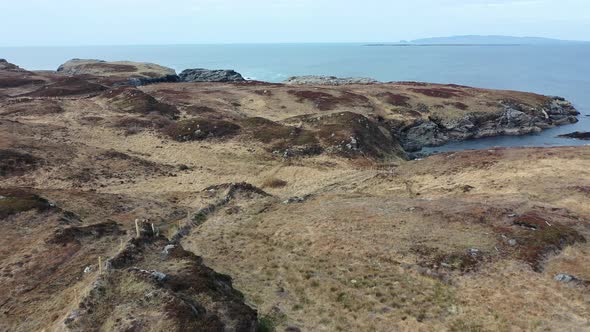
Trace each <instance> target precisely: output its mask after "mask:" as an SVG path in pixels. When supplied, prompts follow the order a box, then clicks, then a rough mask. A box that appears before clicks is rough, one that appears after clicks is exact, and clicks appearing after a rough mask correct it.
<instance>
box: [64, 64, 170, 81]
mask: <svg viewBox="0 0 590 332" xmlns="http://www.w3.org/2000/svg"><path fill="white" fill-rule="evenodd" d="M57 71H58V72H59V73H62V74H66V75H70V76H78V75H94V76H99V77H121V78H126V79H133V78H137V79H161V78H164V77H169V76H175V75H176V71H175V70H174V69H171V68H167V67H164V66H160V65H156V64H153V63H143V62H131V61H113V62H107V61H103V60H88V59H72V60H70V61H68V62H66V63H64V64H62V65H61V66H59V68H57Z"/></svg>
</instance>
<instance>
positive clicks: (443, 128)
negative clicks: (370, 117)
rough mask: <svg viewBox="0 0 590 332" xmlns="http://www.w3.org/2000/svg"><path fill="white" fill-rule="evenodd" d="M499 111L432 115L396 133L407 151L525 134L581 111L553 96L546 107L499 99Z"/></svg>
mask: <svg viewBox="0 0 590 332" xmlns="http://www.w3.org/2000/svg"><path fill="white" fill-rule="evenodd" d="M500 105H501V108H500V110H502V111H501V112H499V113H478V112H471V113H467V114H465V115H464V116H462V117H460V118H451V119H441V118H438V117H437V116H430V117H429V118H428V120H425V119H419V120H417V121H416V122H414V123H413V124H411V125H409V126H406V127H405V128H401V130H399V131H395V130H394V133H395V134H396V135H398V136H399V137H400V141H401V142H402V145H403V147H404V149H405V150H406V151H418V150H420V149H421V148H422V147H424V146H440V145H443V144H445V143H447V142H449V141H458V140H466V139H472V138H482V137H491V136H500V135H524V134H529V133H534V132H540V131H541V130H543V129H547V128H551V127H554V126H559V125H563V124H567V123H575V122H577V121H578V120H577V118H576V115H578V114H579V113H578V112H577V111H576V109H575V108H574V107H573V105H572V104H571V103H570V102H568V101H566V100H565V99H563V98H561V97H551V98H550V99H549V101H548V102H547V103H546V104H545V105H543V107H529V106H526V105H522V104H519V103H515V102H512V101H502V102H500Z"/></svg>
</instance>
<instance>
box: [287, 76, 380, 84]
mask: <svg viewBox="0 0 590 332" xmlns="http://www.w3.org/2000/svg"><path fill="white" fill-rule="evenodd" d="M283 83H285V84H287V85H350V84H376V83H380V82H379V81H377V80H375V79H372V78H368V77H336V76H321V75H306V76H292V77H289V78H288V79H287V80H285V81H284V82H283Z"/></svg>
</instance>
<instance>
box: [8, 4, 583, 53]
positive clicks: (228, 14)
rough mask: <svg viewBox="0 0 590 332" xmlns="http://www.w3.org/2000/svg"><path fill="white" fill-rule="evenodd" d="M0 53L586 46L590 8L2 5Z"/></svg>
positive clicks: (452, 5) (400, 5)
mask: <svg viewBox="0 0 590 332" xmlns="http://www.w3.org/2000/svg"><path fill="white" fill-rule="evenodd" d="M0 31H1V34H0V36H1V37H0V46H25V45H99V44H108V45H115V44H177V43H183V44H184V43H188V44H191V43H251V42H255V43H259V42H261V43H268V42H387V41H398V40H401V39H406V40H411V39H417V38H423V37H433V36H447V35H464V34H501V35H514V36H539V37H551V38H561V39H572V40H590V0H410V1H395V0H363V1H349V0H166V1H159V0H0Z"/></svg>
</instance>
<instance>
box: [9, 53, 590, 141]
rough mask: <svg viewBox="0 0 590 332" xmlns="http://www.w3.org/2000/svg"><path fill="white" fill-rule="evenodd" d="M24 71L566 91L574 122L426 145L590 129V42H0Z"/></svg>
mask: <svg viewBox="0 0 590 332" xmlns="http://www.w3.org/2000/svg"><path fill="white" fill-rule="evenodd" d="M0 58H6V59H7V60H8V61H10V62H13V63H15V64H17V65H19V66H21V67H23V68H26V69H29V70H55V69H56V68H57V67H58V66H59V65H60V64H62V63H63V62H65V61H67V60H69V59H71V58H91V59H102V60H131V61H143V62H154V63H157V64H161V65H164V66H168V67H171V68H174V69H176V70H177V72H180V71H182V70H183V69H186V68H209V69H235V70H236V71H238V72H240V73H241V74H242V75H243V76H244V77H247V78H250V79H256V80H261V81H269V82H281V81H283V80H285V79H287V78H288V77H289V76H295V75H333V76H342V77H346V76H363V77H371V78H375V79H377V80H380V81H424V82H436V83H455V84H462V85H470V86H475V87H482V88H493V89H510V90H522V91H530V92H536V93H541V94H546V95H558V96H562V97H565V98H566V99H568V100H570V101H571V102H573V103H574V105H575V106H576V108H577V109H578V110H579V111H580V113H582V114H581V115H580V116H579V120H580V121H579V122H578V123H576V124H572V125H567V126H561V127H557V128H553V129H549V130H545V131H543V132H542V133H539V134H533V135H526V136H519V137H494V138H484V139H477V140H470V141H465V142H457V143H450V144H447V145H445V146H443V147H437V148H432V149H428V151H452V150H464V149H473V148H490V147H495V146H559V145H582V144H587V142H584V141H579V140H572V139H563V138H557V137H556V136H557V135H559V134H564V133H569V132H572V131H590V61H589V59H590V45H534V46H533V45H513V46H366V45H365V44H360V43H359V44H231V45H160V46H158V45H153V46H78V47H18V48H6V47H4V48H2V47H0Z"/></svg>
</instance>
